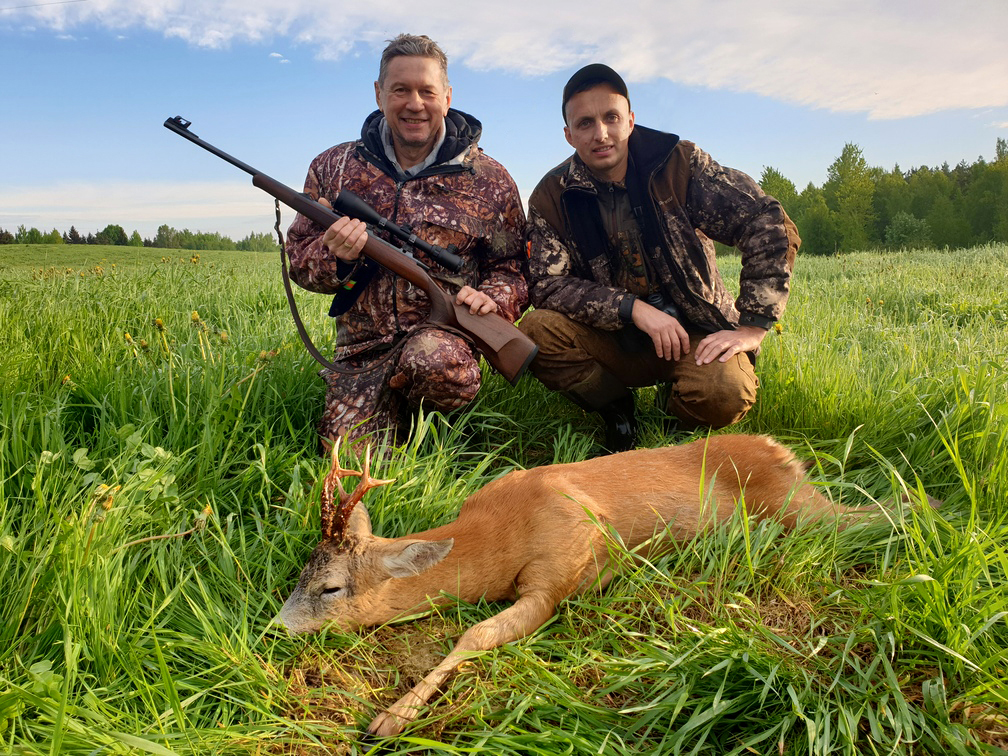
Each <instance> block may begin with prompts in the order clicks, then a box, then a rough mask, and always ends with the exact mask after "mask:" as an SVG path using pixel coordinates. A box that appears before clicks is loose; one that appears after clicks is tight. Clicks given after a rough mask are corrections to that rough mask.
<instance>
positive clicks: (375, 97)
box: [374, 81, 385, 113]
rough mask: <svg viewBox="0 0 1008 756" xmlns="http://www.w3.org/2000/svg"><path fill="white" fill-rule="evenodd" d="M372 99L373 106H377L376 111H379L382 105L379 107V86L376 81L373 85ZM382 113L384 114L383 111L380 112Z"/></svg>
mask: <svg viewBox="0 0 1008 756" xmlns="http://www.w3.org/2000/svg"><path fill="white" fill-rule="evenodd" d="M374 99H375V104H377V105H378V110H381V107H382V105H381V86H380V85H379V84H378V82H377V81H376V82H375V83H374ZM382 112H383V113H384V112H385V111H384V110H382Z"/></svg>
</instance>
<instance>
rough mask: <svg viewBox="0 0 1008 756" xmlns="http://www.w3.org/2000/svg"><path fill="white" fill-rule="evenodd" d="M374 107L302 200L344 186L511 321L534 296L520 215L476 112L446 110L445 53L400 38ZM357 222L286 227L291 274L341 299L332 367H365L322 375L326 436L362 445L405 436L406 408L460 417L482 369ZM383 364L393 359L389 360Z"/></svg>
mask: <svg viewBox="0 0 1008 756" xmlns="http://www.w3.org/2000/svg"><path fill="white" fill-rule="evenodd" d="M375 98H376V100H377V102H378V108H379V109H378V110H377V111H375V112H374V113H372V114H371V115H370V116H369V117H368V118H367V120H366V121H365V122H364V126H363V128H362V130H361V138H360V139H359V140H357V141H354V142H347V143H345V144H340V145H337V146H335V147H332V148H330V149H328V150H326V151H325V152H323V153H322V154H321V155H319V156H318V157H316V158H315V159H314V160H313V161H312V163H311V166H310V168H309V170H308V177H307V178H306V179H305V192H306V193H307V194H309V195H311V196H312V197H315V198H318V199H319V201H320V202H322V203H323V204H327V203H328V204H331V199H332V197H334V196H335V194H336V193H337V192H339V191H341V190H344V189H349V190H350V191H352V192H353V193H355V194H357V195H359V196H360V197H361V198H362V199H364V200H365V201H366V202H367V203H369V204H370V205H371V206H372V207H374V208H375V209H376V210H377V211H378V212H379V213H380V214H382V215H384V216H385V217H387V218H388V219H390V220H392V221H393V222H395V223H397V224H399V225H400V226H408V227H409V228H410V229H411V230H412V232H413V233H415V234H416V235H417V236H419V237H420V238H422V239H423V240H425V241H427V242H429V243H431V244H434V245H437V246H440V247H444V248H447V247H449V245H454V246H455V247H456V248H457V254H458V255H459V256H460V257H461V258H462V260H463V261H464V264H463V267H462V269H461V270H460V271H459V272H458V273H449V272H448V271H447V270H446V269H444V268H442V267H441V266H440V265H439V264H438V263H436V262H434V261H433V260H431V259H428V258H427V257H426V255H424V254H423V253H422V252H420V251H415V252H414V254H415V256H416V257H417V258H418V259H419V260H420V261H421V262H422V263H423V264H425V265H426V266H428V267H429V269H430V270H429V273H430V275H431V277H432V278H435V279H436V280H438V281H439V282H440V283H441V284H442V285H443V286H444V287H445V288H446V290H447V291H449V292H453V293H456V292H457V296H456V301H457V302H458V303H459V304H466V305H468V306H469V308H470V311H471V312H473V313H474V314H487V313H490V312H497V313H498V314H500V315H501V316H503V317H505V318H507V319H508V320H510V321H511V322H514V321H515V320H517V318H518V317H519V316H520V315H521V313H522V311H523V310H524V309H525V307H526V305H527V302H528V287H527V284H526V281H525V278H524V249H523V246H524V227H525V215H524V212H523V210H522V206H521V200H520V198H519V195H518V190H517V187H516V186H515V183H514V181H513V180H512V178H511V176H509V175H508V173H507V171H506V170H505V169H504V168H503V167H502V166H501V165H500V164H499V163H497V162H496V161H495V160H493V159H491V158H490V157H488V156H487V155H485V154H484V153H483V151H482V150H481V149H480V148H479V147H478V144H477V142H478V140H479V137H480V134H481V131H482V127H481V125H480V122H479V121H477V120H476V119H475V118H473V117H472V116H469V115H467V114H465V113H462V112H461V111H458V110H454V109H451V108H450V104H451V87H450V86H449V84H448V77H447V59H446V58H445V55H444V53H443V52H442V51H441V49H440V48H439V47H438V46H437V44H436V43H435V42H433V41H432V40H430V39H429V38H427V37H425V36H412V35H405V34H404V35H400V36H399V37H397V38H396V39H394V40H392V41H391V43H390V44H389V45H388V47H387V48H386V49H385V51H384V53H383V54H382V61H381V66H380V69H379V76H378V81H376V82H375ZM366 231H367V228H366V226H365V224H364V223H362V222H361V221H358V220H355V219H352V218H349V217H343V218H340V219H339V220H338V221H336V222H335V223H333V224H332V226H330V227H329V228H328V229H326V228H322V227H320V226H318V225H316V224H315V223H314V222H312V221H311V220H309V219H307V218H305V217H304V216H301V215H298V216H297V218H296V219H295V220H294V223H293V224H292V225H291V227H290V230H289V231H288V237H287V238H288V241H287V251H288V254H289V256H290V266H291V277H292V278H293V279H294V281H295V282H296V283H298V284H299V285H300V286H302V287H303V288H305V289H308V290H310V291H317V292H323V293H329V294H335V295H336V296H335V298H334V300H333V305H332V308H331V309H330V315H332V316H334V317H335V318H336V327H337V340H336V355H335V361H336V364H337V366H338V367H341V368H346V369H349V370H363V372H358V373H334V372H330V371H326V370H324V371H322V375H323V377H324V379H325V381H326V384H327V391H326V400H325V409H324V412H323V416H322V420H321V422H320V424H319V432H320V434H321V435H322V436H323V437H326V438H335V437H336V436H338V435H347V436H348V437H349V438H350V439H356V438H358V437H361V436H364V435H366V434H372V433H378V434H380V435H385V434H386V432H388V431H393V432H394V434H395V435H396V436H397V437H398V438H399V440H401V439H402V435H403V434H402V433H401V432H400V431H404V430H406V429H407V427H408V422H409V412H408V408H409V407H416V406H417V405H419V403H420V402H421V401H424V402H425V403H426V406H427V407H428V408H433V409H438V410H451V409H455V408H457V407H460V406H463V405H464V404H466V403H468V402H469V401H471V400H472V399H473V397H475V396H476V393H477V391H478V390H479V387H480V366H479V362H478V357H477V355H476V354H475V353H474V351H473V348H472V345H471V344H470V343H469V342H468V341H467V340H466V339H464V338H462V337H461V336H460V335H458V334H457V333H453V332H449V331H445V330H442V329H440V328H438V327H435V326H432V325H428V324H426V320H427V318H428V316H429V314H430V301H429V300H428V298H427V296H426V294H424V293H423V292H422V291H420V290H419V289H418V288H416V287H415V286H413V285H412V284H410V283H409V282H408V281H406V280H405V279H402V278H399V277H398V276H396V275H394V274H393V273H390V272H389V271H388V270H386V269H384V268H382V267H381V266H379V265H377V264H376V263H374V262H373V261H370V260H368V259H367V258H366V257H362V256H361V254H360V252H361V249H362V248H363V247H364V244H365V243H366V240H367V234H366ZM383 357H386V359H382V358H383Z"/></svg>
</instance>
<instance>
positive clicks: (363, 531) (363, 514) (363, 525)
mask: <svg viewBox="0 0 1008 756" xmlns="http://www.w3.org/2000/svg"><path fill="white" fill-rule="evenodd" d="M346 534H347V535H348V536H354V537H355V538H358V539H363V538H368V537H370V536H371V517H370V516H369V515H368V511H367V507H365V506H364V504H363V503H360V504H358V505H357V506H356V507H354V508H353V511H352V512H351V513H350V517H349V518H348V519H347V526H346Z"/></svg>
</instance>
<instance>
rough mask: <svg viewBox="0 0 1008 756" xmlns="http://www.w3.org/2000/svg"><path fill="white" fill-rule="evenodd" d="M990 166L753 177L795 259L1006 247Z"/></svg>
mask: <svg viewBox="0 0 1008 756" xmlns="http://www.w3.org/2000/svg"><path fill="white" fill-rule="evenodd" d="M995 156H996V157H995V159H994V161H993V162H987V161H986V160H984V159H983V158H982V157H978V158H977V159H976V161H975V162H973V163H967V162H966V161H965V160H963V161H961V162H960V163H959V164H958V165H956V166H955V167H954V168H952V167H949V165H948V164H945V165H942V166H941V167H938V168H929V167H926V166H925V167H921V168H912V169H910V170H906V171H905V170H903V169H901V168H900V167H899V166H898V165H896V166H894V167H893V168H892V169H891V170H886V169H884V168H879V167H871V166H869V165H868V162H867V161H866V160H865V158H864V155H863V153H862V150H861V148H860V147H859V146H858V145H856V144H853V143H848V144H846V145H844V148H843V150H842V151H841V153H840V156H839V157H838V158H837V159H836V160H834V161H833V163H832V165H830V166H829V169H828V170H827V173H826V182H825V183H824V184H823V185H822V186H816V185H815V184H813V183H812V182H809V184H808V186H806V187H805V188H804V189H802V190H801V191H800V192H799V191H798V189H797V188H796V187H795V185H794V182H792V181H791V180H790V179H788V178H787V177H786V176H784V174H783V173H781V171H779V170H777V169H776V168H773V167H769V166H768V167H766V168H764V169H763V173H762V174H761V175H760V178H759V181H760V185H761V186H762V187H763V189H764V191H766V193H767V194H770V195H772V196H774V197H776V198H777V199H778V200H780V202H781V204H783V205H784V209H785V210H787V213H788V215H790V216H791V219H792V220H793V221H794V222H795V224H796V225H797V226H798V232H799V234H801V238H802V252H803V253H805V254H813V255H834V254H838V253H841V252H853V251H854V250H858V249H871V248H878V249H909V248H923V247H934V248H937V249H943V248H946V247H948V248H953V249H954V248H957V247H973V246H977V245H980V244H988V243H991V242H1008V140H1005V139H1001V138H998V140H997V145H996V147H995ZM0 244H105V245H116V246H134V247H156V248H162V249H191V250H209V249H220V250H244V251H255V252H266V251H273V250H275V249H276V247H277V245H276V241H275V240H274V238H273V237H272V236H271V235H270V234H266V233H254V232H253V233H250V234H248V235H247V236H246V237H245V238H244V239H241V240H240V241H237V242H236V241H233V240H232V239H230V238H228V237H227V236H222V235H221V234H220V233H216V232H205V231H190V230H189V229H182V230H181V231H179V230H178V229H175V228H172V227H171V226H168V225H167V224H165V225H162V226H160V227H159V228H158V230H157V233H156V234H155V236H154V237H153V238H143V237H141V236H140V234H139V233H138V232H137V231H135V230H134V231H133V233H132V234H127V233H126V230H125V229H124V228H123V227H122V226H121V225H117V224H109V225H107V226H106V227H105V228H104V229H102V230H101V231H98V232H96V233H91V232H88V233H87V234H81V232H79V231H78V230H77V229H76V228H75V227H73V226H71V227H70V229H69V230H67V231H64V232H60V231H59V229H55V228H54V229H52V230H51V231H48V232H44V231H40V230H39V229H37V228H25V227H24V226H23V225H22V226H19V227H18V228H17V230H16V231H13V232H11V231H7V230H5V229H2V228H0Z"/></svg>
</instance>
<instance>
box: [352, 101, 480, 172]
mask: <svg viewBox="0 0 1008 756" xmlns="http://www.w3.org/2000/svg"><path fill="white" fill-rule="evenodd" d="M383 117H384V116H383V115H382V112H381V111H380V110H376V111H374V112H373V113H372V114H371V115H369V116H368V117H367V118H366V119H365V120H364V125H363V126H362V127H361V142H362V143H363V144H364V148H365V149H366V150H367V151H368V152H370V153H371V154H372V156H373V157H374V158H377V160H378V162H379V163H380V164H381V165H383V166H384V167H385V168H386V169H388V170H389V171H390V172H392V166H391V165H390V164H389V161H388V158H386V157H385V145H384V144H383V143H382V139H381V120H382V118H383ZM482 135H483V124H482V123H480V122H479V120H478V119H476V118H474V117H473V116H471V115H469V114H468V113H464V112H462V111H461V110H455V109H454V108H449V109H448V115H446V116H445V140H444V144H442V145H441V149H440V150H439V151H438V155H437V160H436V161H435V162H434V166H437V165H441V164H443V163H448V162H451V161H453V160H456V159H457V158H458V157H459V156H460V155H462V154H463V153H464V152H466V151H467V150H469V149H470V148H472V147H473V146H475V145H476V144H477V143H478V142H479V138H480V137H481V136H482ZM432 167H433V166H432Z"/></svg>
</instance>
